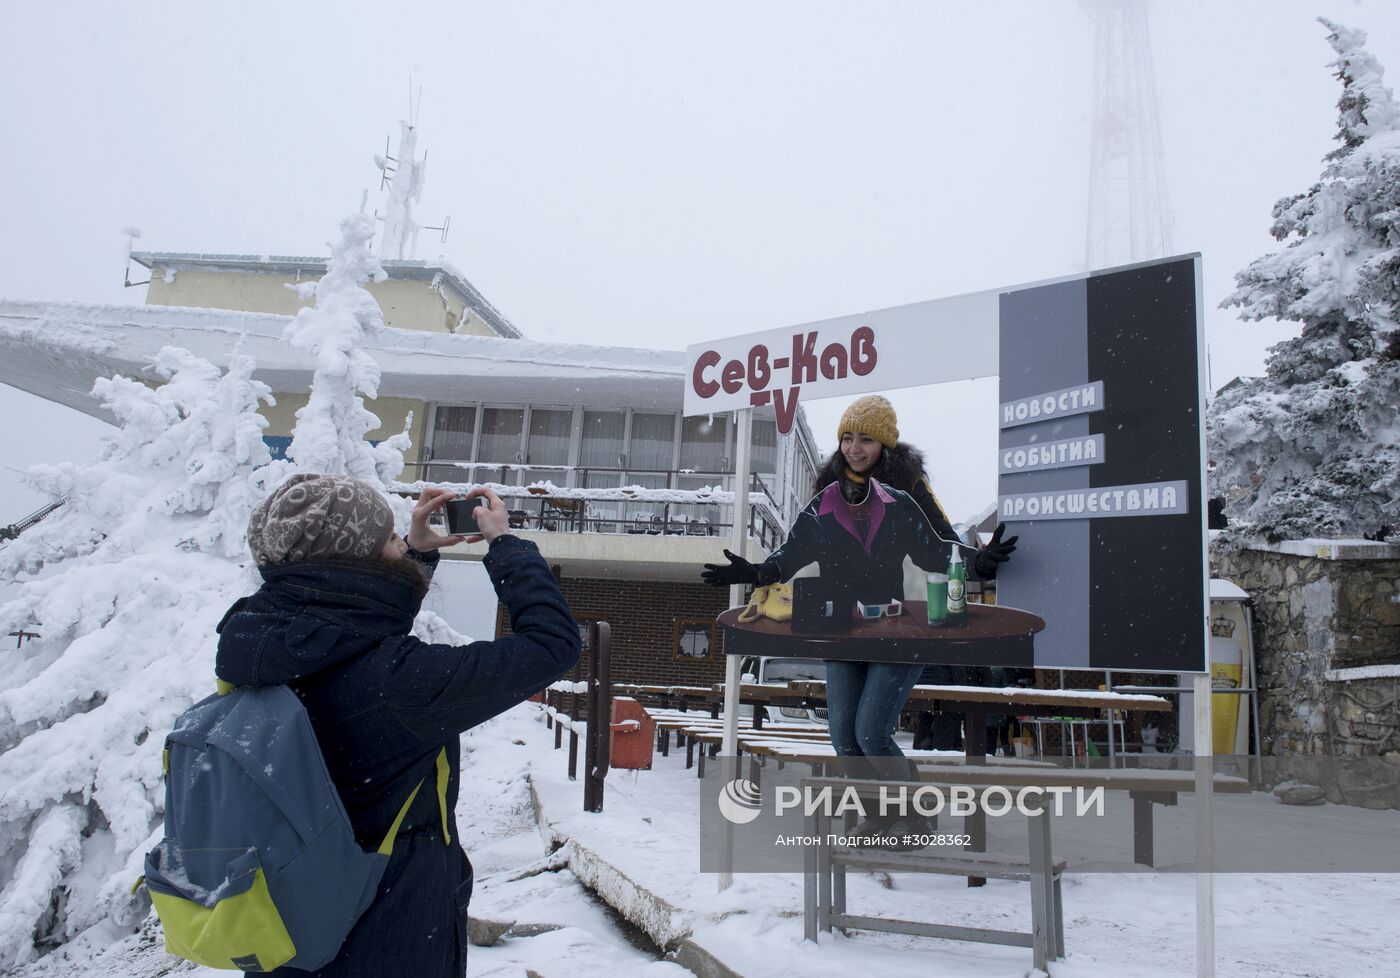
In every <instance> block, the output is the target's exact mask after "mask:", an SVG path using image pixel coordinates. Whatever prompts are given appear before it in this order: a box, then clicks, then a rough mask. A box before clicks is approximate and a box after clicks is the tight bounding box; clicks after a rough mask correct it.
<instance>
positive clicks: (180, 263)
mask: <svg viewBox="0 0 1400 978" xmlns="http://www.w3.org/2000/svg"><path fill="white" fill-rule="evenodd" d="M131 258H132V261H135V262H136V263H137V264H140V265H144V266H145V267H146V268H150V269H154V268H155V267H156V266H157V265H161V266H168V267H171V268H175V269H177V270H178V269H180V268H211V269H236V270H240V271H257V272H282V273H285V274H288V275H292V274H295V273H297V272H315V273H317V274H320V273H323V272H325V270H326V263H327V261H328V260H329V259H326V258H311V257H305V256H299V255H219V254H209V253H200V252H191V251H133V252H132V253H131ZM379 263H380V264H381V265H383V266H384V271H385V272H387V273H388V275H389V277H390V278H396V279H409V280H413V281H421V282H431V281H433V280H434V279H436V278H438V277H439V276H441V277H442V278H443V279H444V280H446V281H447V282H448V283H450V284H451V286H452V288H453V289H455V290H456V292H457V294H458V295H460V296H461V297H462V301H463V302H465V303H466V304H467V305H468V306H469V307H470V308H471V310H472V312H474V313H476V314H477V315H478V316H480V317H481V318H482V320H483V321H484V322H485V323H486V325H487V326H489V327H491V329H492V330H494V331H495V332H496V333H497V334H498V335H500V336H505V337H509V338H511V339H521V338H522V336H523V334H522V333H521V332H520V330H519V329H517V328H516V327H515V325H514V324H512V323H511V321H510V320H509V319H507V318H506V317H505V316H504V315H502V314H501V312H500V311H499V310H498V309H497V308H496V307H495V306H493V305H491V303H489V302H487V301H486V297H485V296H483V295H482V294H481V292H480V291H478V290H477V288H476V286H474V285H472V284H471V282H469V281H467V277H466V276H465V275H463V274H462V273H461V272H459V271H458V270H457V269H456V268H454V267H453V266H452V265H450V264H448V263H447V262H445V261H443V260H442V259H440V258H439V259H437V260H435V261H417V260H414V261H407V260H404V261H399V260H393V259H381V260H380V262H379Z"/></svg>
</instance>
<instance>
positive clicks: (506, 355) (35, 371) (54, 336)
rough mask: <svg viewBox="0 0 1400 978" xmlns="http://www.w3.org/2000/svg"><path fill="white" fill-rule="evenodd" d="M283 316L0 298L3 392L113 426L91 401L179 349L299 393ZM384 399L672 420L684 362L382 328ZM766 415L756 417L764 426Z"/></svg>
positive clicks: (681, 357) (302, 364)
mask: <svg viewBox="0 0 1400 978" xmlns="http://www.w3.org/2000/svg"><path fill="white" fill-rule="evenodd" d="M291 321H292V317H291V316H280V315H274V314H271V313H255V312H240V311H235V310H228V309H191V308H183V307H180V306H155V305H115V304H102V303H81V302H27V301H22V300H0V383H4V384H9V385H10V386H12V387H18V388H20V389H21V390H26V391H29V392H30V393H33V394H37V395H38V396H40V397H43V398H46V399H48V400H51V401H57V402H59V403H61V404H66V405H68V406H69V407H74V408H77V409H78V410H80V411H83V412H84V413H86V414H91V415H94V416H96V417H101V418H104V419H105V420H110V419H109V418H108V416H107V415H106V414H105V412H103V411H102V409H101V408H100V406H99V405H98V403H97V401H96V399H95V398H93V397H92V395H91V390H92V384H93V381H94V380H95V379H96V378H98V377H109V376H111V375H112V374H115V373H121V374H125V375H126V376H129V377H138V378H143V379H148V380H153V381H154V380H156V379H157V378H156V377H155V375H154V374H152V373H151V372H150V370H149V363H150V358H151V356H153V355H154V354H156V353H157V352H159V351H160V349H161V348H162V347H164V346H178V347H183V348H184V349H187V350H189V351H190V352H191V353H194V354H195V355H196V356H200V357H203V358H205V359H206V360H209V361H210V362H211V363H214V364H216V365H217V366H219V367H221V368H227V367H228V364H229V360H230V358H231V357H232V355H233V354H234V352H235V351H236V350H241V352H243V353H245V354H248V355H249V356H252V357H253V358H254V359H255V360H256V361H257V370H256V373H255V376H256V377H257V379H259V380H261V381H263V382H264V383H266V384H268V386H270V387H271V388H272V389H273V390H274V391H284V392H285V391H298V390H306V389H308V387H309V386H310V383H311V375H312V370H313V368H314V366H315V364H314V361H313V359H312V358H311V357H310V356H308V355H307V354H305V353H304V352H302V351H300V350H297V349H295V348H293V347H292V346H291V345H290V344H288V343H286V342H283V340H282V338H281V337H282V334H283V332H284V331H285V330H286V328H287V325H288V324H289V323H290V322H291ZM366 349H367V352H369V354H370V355H371V356H373V357H374V359H375V360H376V361H377V362H378V363H379V365H380V369H381V378H380V383H379V396H380V397H406V398H411V399H414V400H425V401H439V402H446V403H448V404H451V403H469V402H472V401H496V402H499V403H508V404H514V403H533V404H559V405H565V404H585V405H588V406H590V407H598V408H622V407H634V408H639V409H642V410H648V409H652V410H671V411H675V410H680V408H681V406H682V403H683V399H684V391H685V354H684V353H683V352H682V351H679V350H676V351H671V350H644V349H635V348H631V347H615V346H594V345H587V344H582V343H542V342H538V341H534V340H525V339H506V338H504V337H499V336H475V335H469V334H464V333H458V334H452V333H430V332H427V331H424V330H411V329H394V328H392V327H386V328H385V329H383V330H382V331H381V332H380V333H379V334H377V335H376V336H374V337H371V338H370V339H369V340H368V341H367V342H366ZM771 411H772V409H771V408H768V409H767V411H765V410H764V409H758V410H757V411H756V412H755V413H756V414H757V415H758V416H759V417H765V416H766V417H772V414H771Z"/></svg>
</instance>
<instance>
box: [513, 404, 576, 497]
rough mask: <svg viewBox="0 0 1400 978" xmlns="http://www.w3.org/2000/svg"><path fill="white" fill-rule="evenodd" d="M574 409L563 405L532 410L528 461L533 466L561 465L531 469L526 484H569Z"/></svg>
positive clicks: (526, 476) (527, 453)
mask: <svg viewBox="0 0 1400 978" xmlns="http://www.w3.org/2000/svg"><path fill="white" fill-rule="evenodd" d="M573 428H574V412H573V411H571V410H568V409H567V408H565V409H560V408H531V409H530V438H529V442H528V443H527V444H526V446H525V462H526V463H527V464H528V465H530V466H537V465H540V466H544V465H548V466H561V468H557V469H536V468H531V469H529V470H528V471H526V473H525V481H526V483H527V484H528V483H531V482H542V481H545V480H548V481H550V482H552V483H554V484H555V485H556V486H567V485H568V484H569V473H568V470H567V469H566V468H563V466H567V465H568V464H569V441H570V439H571V438H572V436H573Z"/></svg>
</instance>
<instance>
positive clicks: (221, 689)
mask: <svg viewBox="0 0 1400 978" xmlns="http://www.w3.org/2000/svg"><path fill="white" fill-rule="evenodd" d="M234 689H235V687H234V685H233V683H230V682H225V681H224V680H222V679H219V678H218V677H215V678H214V692H216V693H218V694H219V695H220V696H227V695H228V694H229V693H232V692H233V691H234Z"/></svg>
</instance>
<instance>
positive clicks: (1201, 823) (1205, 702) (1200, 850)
mask: <svg viewBox="0 0 1400 978" xmlns="http://www.w3.org/2000/svg"><path fill="white" fill-rule="evenodd" d="M1191 684H1192V687H1193V689H1192V692H1193V695H1192V697H1191V699H1192V700H1194V701H1195V702H1194V703H1193V704H1192V712H1193V713H1194V714H1195V734H1196V758H1195V764H1196V978H1215V876H1214V875H1213V870H1214V868H1215V858H1214V856H1215V832H1214V826H1213V825H1212V824H1211V815H1212V811H1211V787H1212V773H1213V772H1212V767H1213V765H1214V763H1215V758H1214V753H1215V745H1214V741H1213V740H1212V739H1211V738H1212V736H1213V734H1212V731H1211V713H1212V706H1213V704H1212V700H1213V697H1212V696H1211V677H1210V673H1208V672H1206V673H1197V674H1195V675H1193V676H1192V682H1191Z"/></svg>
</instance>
